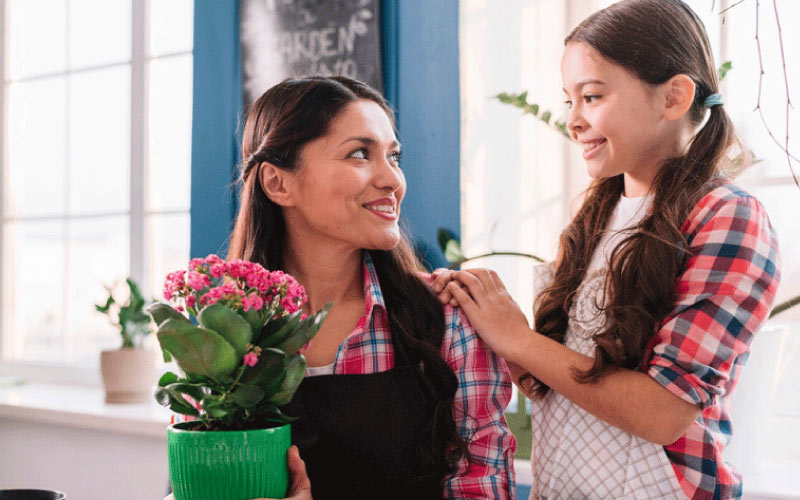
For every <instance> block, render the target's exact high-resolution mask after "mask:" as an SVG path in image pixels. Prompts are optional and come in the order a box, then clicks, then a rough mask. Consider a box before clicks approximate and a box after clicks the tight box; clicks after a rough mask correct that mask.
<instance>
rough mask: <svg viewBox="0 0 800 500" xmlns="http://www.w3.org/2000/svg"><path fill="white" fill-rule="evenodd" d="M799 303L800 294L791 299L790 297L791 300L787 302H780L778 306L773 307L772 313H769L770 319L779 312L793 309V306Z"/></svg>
mask: <svg viewBox="0 0 800 500" xmlns="http://www.w3.org/2000/svg"><path fill="white" fill-rule="evenodd" d="M798 304H800V295H798V296H796V297H792V298H791V299H789V300H787V301H785V302H781V303H780V304H778V305H777V306H775V307H774V308H773V309H772V312H771V313H769V319H772V318H774V317H775V316H777V315H778V314H780V313H782V312H784V311H786V310H787V309H791V308H792V307H794V306H796V305H798Z"/></svg>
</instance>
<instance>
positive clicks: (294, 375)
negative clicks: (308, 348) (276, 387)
mask: <svg viewBox="0 0 800 500" xmlns="http://www.w3.org/2000/svg"><path fill="white" fill-rule="evenodd" d="M307 366H308V363H306V358H305V356H303V355H302V354H295V355H294V356H291V357H290V358H289V360H288V362H287V363H286V378H285V379H283V383H282V384H281V389H280V391H278V393H277V394H274V395H272V396H270V398H269V402H270V403H272V404H275V405H278V406H283V405H285V404H288V403H289V401H291V400H292V397H293V396H294V393H295V391H297V388H298V387H299V386H300V382H302V381H303V377H304V376H305V373H306V367H307Z"/></svg>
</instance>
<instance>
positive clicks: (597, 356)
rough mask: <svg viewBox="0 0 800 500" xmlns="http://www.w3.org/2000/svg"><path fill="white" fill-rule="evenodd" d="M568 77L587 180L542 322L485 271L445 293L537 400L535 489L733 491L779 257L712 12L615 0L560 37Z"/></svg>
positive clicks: (449, 284)
mask: <svg viewBox="0 0 800 500" xmlns="http://www.w3.org/2000/svg"><path fill="white" fill-rule="evenodd" d="M562 76H563V81H564V91H565V93H566V96H567V103H568V105H569V107H570V112H569V117H568V128H569V131H570V133H571V135H572V138H573V139H574V140H575V141H577V142H578V143H579V144H581V146H582V147H583V157H584V159H585V161H586V164H587V168H588V171H589V174H590V175H591V176H592V177H593V178H594V182H593V183H592V185H591V186H590V188H589V190H588V192H587V194H586V198H585V200H584V202H583V205H582V207H581V208H580V210H579V211H578V213H577V215H576V216H575V217H574V219H573V220H572V221H571V223H570V224H569V225H568V226H567V228H566V229H565V230H564V232H563V233H562V235H561V240H560V245H559V252H558V257H557V258H556V260H555V262H553V263H552V264H549V265H547V266H545V267H542V268H539V269H537V272H536V273H535V275H536V277H537V278H536V283H535V286H536V292H537V295H536V301H535V304H534V317H535V324H534V329H533V330H531V329H530V328H529V326H528V324H527V321H526V319H525V316H524V315H523V313H522V312H521V311H520V309H519V307H518V306H517V304H515V303H514V301H513V300H512V299H511V298H510V296H509V295H508V293H507V292H506V290H505V288H504V286H503V284H502V283H501V282H500V280H499V279H498V278H497V275H496V274H495V273H494V272H492V271H488V270H480V269H477V270H469V271H458V272H445V271H440V272H437V273H436V274H437V278H436V282H435V283H434V288H435V290H436V291H437V292H439V293H440V300H442V301H444V302H452V303H453V304H455V303H458V304H459V305H460V306H461V307H462V308H463V310H464V311H465V312H466V313H467V316H468V317H469V320H470V322H471V324H472V326H473V327H474V328H475V329H476V331H477V332H478V333H479V334H480V335H481V337H482V338H483V339H484V340H485V341H486V343H487V344H488V345H489V346H490V347H491V348H492V349H493V350H494V351H495V352H496V353H498V354H500V355H501V356H502V357H503V358H505V359H506V360H507V361H508V362H509V365H510V366H511V368H512V374H513V377H514V379H515V380H517V381H518V383H519V385H520V388H521V390H523V391H525V393H526V394H527V395H528V396H529V397H530V398H531V399H532V404H533V408H532V420H533V422H532V424H533V456H532V458H531V462H532V467H533V475H534V483H535V484H534V486H533V493H532V498H537V499H547V500H553V499H614V498H631V499H636V500H647V499H679V498H690V499H694V500H700V499H732V498H740V497H741V495H742V478H741V476H740V475H739V474H737V473H736V471H735V470H734V468H733V467H732V466H731V465H730V464H727V463H725V461H724V460H723V449H724V448H725V445H726V444H727V443H728V442H729V440H730V437H731V422H730V398H731V394H732V391H733V389H734V387H735V386H736V382H737V380H738V379H739V376H740V374H741V369H742V367H743V365H744V363H745V360H746V359H747V356H748V346H749V344H750V342H751V340H752V338H753V335H754V334H755V332H756V331H757V330H758V328H759V327H760V326H761V324H762V323H763V322H764V320H765V319H766V317H767V313H768V311H769V309H770V307H771V305H772V303H773V299H774V297H775V292H776V289H777V286H778V276H779V272H778V254H777V243H776V240H775V235H774V233H773V230H772V228H771V227H770V223H769V220H768V218H767V215H766V213H765V211H764V208H763V207H762V206H761V204H760V203H759V202H758V200H756V199H755V198H753V197H752V196H750V195H749V194H747V193H746V192H744V191H743V190H742V189H740V188H738V187H737V186H735V185H734V184H732V183H731V182H730V181H729V180H728V177H729V174H727V173H726V171H727V169H726V167H728V166H729V164H730V163H731V162H730V161H729V160H730V158H731V155H732V154H735V153H736V152H737V151H741V150H742V149H741V148H740V147H739V145H738V143H737V141H736V138H735V133H734V130H733V127H732V125H731V121H730V119H729V118H728V115H727V114H726V112H725V108H724V105H723V103H722V99H721V96H720V94H719V87H718V79H717V73H716V70H715V65H714V62H713V60H712V56H711V48H710V46H709V42H708V38H707V35H706V33H705V30H704V27H703V25H702V22H701V21H700V20H699V18H698V17H697V15H696V14H695V13H694V12H692V10H691V9H690V8H689V7H687V6H686V5H685V4H684V3H683V2H681V1H680V0H627V1H623V2H619V3H617V4H615V5H613V6H611V7H609V8H607V9H605V10H602V11H599V12H597V13H595V14H593V15H592V16H590V17H589V18H587V19H586V20H585V21H583V22H582V23H581V24H580V25H579V26H578V27H577V28H575V30H574V31H573V32H572V33H571V34H570V35H569V36H568V37H567V39H566V41H565V50H564V55H563V59H562ZM706 116H707V121H706V122H705V123H703V120H704V119H705V118H706Z"/></svg>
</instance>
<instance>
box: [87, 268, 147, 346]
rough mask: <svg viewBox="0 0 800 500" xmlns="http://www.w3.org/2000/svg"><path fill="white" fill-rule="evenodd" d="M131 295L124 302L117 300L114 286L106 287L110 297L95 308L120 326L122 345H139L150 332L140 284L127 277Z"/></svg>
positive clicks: (112, 322) (115, 324)
mask: <svg viewBox="0 0 800 500" xmlns="http://www.w3.org/2000/svg"><path fill="white" fill-rule="evenodd" d="M125 282H126V283H127V284H128V289H129V291H130V295H129V297H128V300H127V301H126V302H124V303H119V302H117V300H116V299H114V294H113V293H112V287H108V286H107V287H106V290H107V291H108V298H107V299H106V303H105V304H103V305H99V304H95V306H94V308H95V309H96V310H97V311H98V312H101V313H103V314H105V315H107V316H108V319H109V320H110V321H111V324H112V325H114V326H116V327H117V328H119V332H120V335H122V347H138V346H139V345H140V344H141V341H142V339H144V338H145V337H146V336H147V335H148V334H149V333H150V316H148V315H147V313H146V312H145V311H144V306H145V303H146V302H145V299H144V296H143V295H142V292H141V291H139V286H138V285H137V284H136V282H135V281H133V279H132V278H127V279H126V280H125Z"/></svg>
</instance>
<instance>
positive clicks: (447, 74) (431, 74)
mask: <svg viewBox="0 0 800 500" xmlns="http://www.w3.org/2000/svg"><path fill="white" fill-rule="evenodd" d="M238 14H239V2H238V1H231V2H220V1H215V0H196V2H195V20H194V28H195V30H194V33H195V35H194V44H195V45H194V105H193V116H192V196H191V255H192V256H205V255H206V254H208V253H219V254H224V253H225V252H226V240H227V237H228V234H229V232H230V230H231V227H232V222H233V217H234V216H235V207H236V200H235V195H234V191H233V190H232V182H233V175H234V170H235V165H236V163H237V161H238V159H239V146H238V144H239V142H238V139H237V135H238V133H239V132H240V131H239V130H238V129H237V126H238V123H239V113H240V111H241V107H242V92H241V60H240V52H239V33H238ZM381 24H382V26H381V34H382V38H383V46H382V55H383V73H384V92H385V94H386V96H387V98H388V99H389V100H390V102H391V103H392V105H393V107H394V108H395V110H396V112H397V123H398V133H399V136H400V141H401V142H402V143H403V156H404V158H403V169H404V171H405V174H406V180H407V182H408V193H407V195H406V199H405V202H404V203H403V216H404V218H405V219H406V222H407V225H408V229H409V230H410V232H411V235H412V237H413V238H414V239H415V241H416V243H417V245H418V247H419V249H420V252H421V254H422V256H423V258H424V259H425V260H427V261H428V262H429V263H430V264H431V266H432V267H438V266H442V265H445V264H446V262H445V260H444V258H443V255H442V253H441V252H440V251H439V249H438V245H437V243H436V231H437V229H438V228H439V227H447V228H448V229H450V230H451V231H453V232H454V233H456V234H458V233H459V232H460V228H461V221H460V175H459V170H460V166H459V161H460V159H459V156H460V140H461V137H460V135H461V134H460V132H461V131H460V102H459V75H458V0H438V1H436V2H426V1H425V0H403V1H402V2H401V1H399V0H384V1H383V2H382V4H381Z"/></svg>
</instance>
